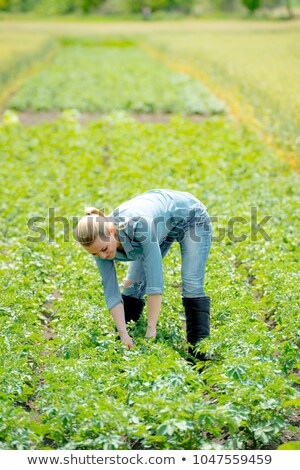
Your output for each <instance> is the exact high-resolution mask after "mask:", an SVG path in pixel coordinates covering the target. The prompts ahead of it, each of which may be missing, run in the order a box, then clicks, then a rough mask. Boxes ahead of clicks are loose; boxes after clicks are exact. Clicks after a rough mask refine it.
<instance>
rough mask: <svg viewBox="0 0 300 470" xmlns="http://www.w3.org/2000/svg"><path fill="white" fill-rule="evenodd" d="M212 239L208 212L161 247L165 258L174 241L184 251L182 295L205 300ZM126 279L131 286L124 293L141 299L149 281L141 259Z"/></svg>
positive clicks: (134, 263) (168, 239) (135, 263)
mask: <svg viewBox="0 0 300 470" xmlns="http://www.w3.org/2000/svg"><path fill="white" fill-rule="evenodd" d="M211 238H212V227H211V221H210V217H209V215H208V213H207V211H205V212H204V213H203V214H201V217H199V218H198V219H197V220H196V222H192V223H191V225H189V226H188V227H187V228H186V229H185V230H184V231H183V232H181V233H180V234H179V235H177V236H174V235H173V236H170V237H167V238H166V239H165V240H164V241H163V242H162V243H161V244H160V250H161V255H162V258H164V256H165V255H166V254H167V253H168V251H169V249H170V248H171V246H172V244H173V243H174V241H178V243H179V244H180V251H181V280H182V296H183V297H188V298H195V297H204V296H205V292H204V274H205V265H206V261H207V258H208V255H209V250H210V245H211ZM126 280H128V281H129V280H130V281H132V284H131V285H130V286H128V287H124V288H123V294H124V295H129V296H131V297H135V298H137V299H142V298H143V297H144V295H145V291H146V278H145V273H144V269H143V263H142V260H136V261H131V262H130V264H129V268H128V271H127V276H126Z"/></svg>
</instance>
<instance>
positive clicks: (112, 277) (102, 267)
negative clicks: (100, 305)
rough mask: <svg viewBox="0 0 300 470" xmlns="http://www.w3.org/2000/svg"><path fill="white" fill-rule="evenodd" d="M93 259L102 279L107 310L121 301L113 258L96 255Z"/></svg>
mask: <svg viewBox="0 0 300 470" xmlns="http://www.w3.org/2000/svg"><path fill="white" fill-rule="evenodd" d="M95 260H96V264H97V266H98V269H99V272H100V275H101V279H102V286H103V288H104V296H105V301H106V305H107V308H108V310H111V309H112V308H113V307H115V306H116V305H118V304H121V303H122V297H121V292H120V288H119V284H118V280H117V274H116V268H115V264H114V262H113V260H108V259H101V258H99V257H98V256H97V257H96V258H95Z"/></svg>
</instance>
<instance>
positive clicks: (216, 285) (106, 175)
mask: <svg viewBox="0 0 300 470" xmlns="http://www.w3.org/2000/svg"><path fill="white" fill-rule="evenodd" d="M0 148H1V159H2V162H3V164H2V165H1V167H0V178H1V192H2V196H1V210H0V218H1V226H0V227H1V231H0V240H1V242H0V270H1V278H0V279H1V280H0V285H1V289H0V292H1V294H0V321H1V331H2V335H1V340H0V347H1V356H0V357H1V363H0V377H1V401H2V405H3V406H1V412H0V443H1V444H0V446H1V448H2V449H48V448H51V449H53V448H54V449H199V448H201V449H259V448H266V446H273V447H276V446H277V445H279V444H280V443H281V442H282V440H281V434H282V432H283V431H286V430H290V429H292V425H291V422H290V419H291V417H292V414H293V411H294V409H295V408H297V407H298V406H299V400H300V397H299V392H298V390H297V383H298V379H297V377H298V375H297V374H298V370H299V357H298V356H297V354H298V345H299V314H298V312H299V289H298V285H299V270H298V260H299V250H300V247H299V240H298V234H299V229H300V227H299V221H298V220H297V219H296V218H295V212H296V210H297V208H298V205H299V199H300V193H299V184H298V176H297V175H295V174H293V173H292V172H291V171H290V168H289V167H288V165H287V164H286V163H283V162H280V161H279V160H278V159H277V158H276V156H275V155H274V154H273V153H272V151H271V150H270V149H268V148H267V147H266V146H265V145H263V144H262V143H261V142H260V141H259V140H258V139H257V138H256V137H254V136H253V135H252V134H251V133H250V132H249V131H248V130H247V129H246V128H240V127H237V126H236V125H235V124H234V123H232V122H230V121H228V120H227V119H225V118H224V117H215V118H214V119H212V120H208V121H205V122H203V123H202V124H196V123H194V122H192V121H190V120H189V119H185V118H183V117H182V116H180V115H177V116H173V117H172V119H171V121H170V123H169V124H167V125H162V124H158V123H156V124H153V123H152V124H150V123H148V124H140V123H137V122H136V121H135V120H134V119H133V118H132V117H131V116H130V115H129V114H127V113H124V112H115V113H111V114H108V115H106V116H105V117H104V118H103V119H102V120H100V121H98V122H97V123H94V124H90V125H87V126H85V127H83V126H80V125H79V123H78V120H77V117H76V113H74V112H72V111H69V112H65V113H64V114H63V115H62V117H61V118H60V119H58V120H57V121H55V122H54V123H52V124H44V125H38V126H35V127H32V128H26V127H23V126H21V125H20V124H19V123H18V122H17V118H16V117H15V116H14V115H13V114H10V113H7V114H6V117H5V119H4V122H3V123H2V125H1V127H0ZM20 182H21V184H20ZM154 187H168V188H173V189H179V190H186V191H190V192H192V193H193V194H195V195H196V196H197V197H199V198H200V199H201V200H202V201H203V202H204V203H205V204H206V205H207V207H208V210H209V212H210V214H211V216H213V217H215V219H214V223H213V226H214V236H215V239H214V242H213V244H212V250H211V255H210V257H209V262H208V266H207V277H206V293H207V295H210V296H211V297H212V331H211V337H210V338H209V339H206V340H205V341H203V343H202V344H201V346H200V347H201V349H202V350H207V351H208V353H209V354H210V357H211V359H210V360H209V361H207V363H205V365H204V368H203V369H202V372H201V373H199V372H198V370H197V367H195V368H192V367H191V366H190V365H189V364H188V363H187V361H186V342H185V334H184V330H183V326H182V323H183V321H182V320H183V308H182V305H181V296H180V254H179V249H178V246H176V245H174V247H172V249H171V251H170V253H169V254H168V256H167V257H166V260H165V262H164V269H165V286H166V288H165V294H164V300H163V308H162V313H161V315H160V319H159V327H158V337H157V339H156V340H149V341H145V340H144V339H143V335H144V333H145V328H146V312H145V315H144V317H143V318H142V319H141V320H140V321H139V323H137V324H136V325H135V324H131V325H130V326H129V328H130V330H131V334H132V336H133V338H134V341H135V347H134V349H132V350H130V351H129V350H126V348H125V347H124V346H123V345H122V344H121V343H120V342H119V341H118V340H117V339H116V334H115V331H114V325H113V321H112V319H111V318H110V315H109V312H108V311H107V310H106V307H105V302H104V297H103V292H102V288H101V283H100V279H99V274H98V271H97V268H96V265H95V262H94V260H93V259H92V257H90V256H88V255H87V253H85V252H84V251H83V250H82V249H81V248H80V247H79V246H78V245H77V244H76V243H75V241H74V240H73V238H72V230H71V229H72V217H78V216H82V215H83V213H84V207H85V206H86V205H91V204H92V205H95V206H98V207H99V208H103V209H104V211H105V212H106V213H109V212H110V211H111V210H112V209H113V208H114V207H116V206H117V205H118V204H119V203H121V202H122V201H124V200H125V199H127V198H129V197H132V196H134V195H135V194H137V193H140V192H143V191H145V190H147V189H150V188H154ZM251 207H258V220H257V223H259V222H260V221H261V219H263V217H264V216H266V215H271V216H272V218H271V219H270V220H269V221H268V223H266V224H265V226H264V229H265V231H266V232H267V233H268V235H269V237H270V240H268V241H267V240H265V239H264V238H263V237H262V236H261V234H258V235H257V237H256V238H257V239H256V240H255V239H254V238H255V237H254V234H253V233H252V239H251V238H250V235H251V225H255V224H254V222H255V216H254V215H253V214H252V219H251ZM49 208H54V209H55V216H57V217H65V218H66V219H67V220H68V221H69V226H66V228H65V230H64V227H63V225H62V222H59V220H56V221H55V223H54V230H53V227H51V223H50V222H51V221H49ZM32 217H41V218H43V219H38V221H37V222H36V225H35V227H40V228H41V229H43V230H44V231H45V233H44V236H43V239H42V240H38V237H39V236H40V233H39V232H37V231H35V232H33V231H32V230H30V229H29V227H28V221H29V219H30V218H32ZM216 217H217V219H216ZM232 217H243V218H244V219H243V220H246V224H241V223H240V224H236V225H235V226H234V235H235V236H236V237H237V236H240V235H241V234H243V233H245V234H246V235H247V238H246V239H245V240H244V241H240V242H239V241H237V240H236V239H235V238H234V237H233V236H232V233H231V231H230V223H229V221H230V219H231V218H232ZM253 218H254V219H253ZM238 220H239V221H240V222H241V219H238ZM52 225H53V223H52ZM222 228H225V229H226V230H225V234H224V236H223V238H222V236H221V235H222V231H221V229H222ZM252 230H253V228H252ZM220 234H221V235H220ZM68 235H69V236H70V238H69V241H68V240H67V236H68ZM29 236H31V237H33V238H35V240H34V241H29V240H28V237H29ZM124 273H125V266H124V265H122V264H121V263H120V264H119V265H118V274H119V277H120V282H121V280H122V278H123V276H124ZM201 366H203V364H201Z"/></svg>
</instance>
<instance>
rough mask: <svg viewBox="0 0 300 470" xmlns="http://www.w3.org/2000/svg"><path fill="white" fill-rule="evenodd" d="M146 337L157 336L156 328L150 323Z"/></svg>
mask: <svg viewBox="0 0 300 470" xmlns="http://www.w3.org/2000/svg"><path fill="white" fill-rule="evenodd" d="M145 338H156V328H154V327H153V326H149V325H148V327H147V331H146V334H145Z"/></svg>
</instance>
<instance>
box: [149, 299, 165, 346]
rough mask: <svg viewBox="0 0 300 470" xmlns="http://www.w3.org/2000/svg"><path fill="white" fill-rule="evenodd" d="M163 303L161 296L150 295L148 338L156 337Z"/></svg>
mask: <svg viewBox="0 0 300 470" xmlns="http://www.w3.org/2000/svg"><path fill="white" fill-rule="evenodd" d="M161 301H162V295H161V294H148V327H147V331H146V338H155V337H156V324H157V320H158V316H159V313H160V307H161Z"/></svg>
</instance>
